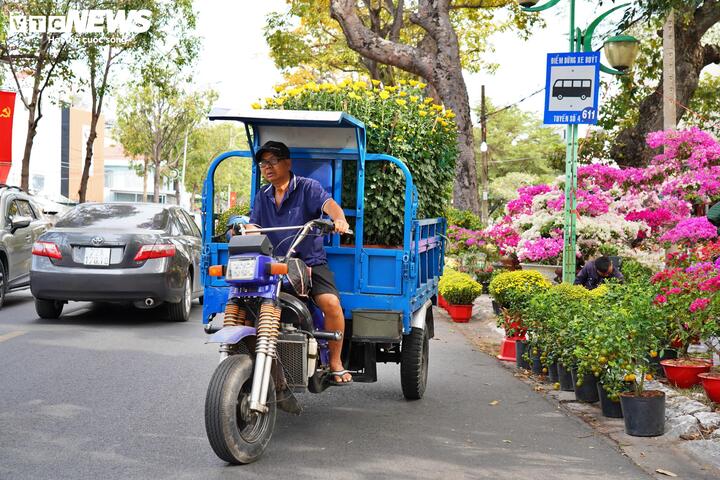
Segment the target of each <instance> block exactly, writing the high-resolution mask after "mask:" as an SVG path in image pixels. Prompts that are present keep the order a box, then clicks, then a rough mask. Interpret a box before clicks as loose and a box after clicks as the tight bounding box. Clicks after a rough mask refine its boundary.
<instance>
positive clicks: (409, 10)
mask: <svg viewBox="0 0 720 480" xmlns="http://www.w3.org/2000/svg"><path fill="white" fill-rule="evenodd" d="M287 3H288V8H287V10H285V11H284V12H273V13H271V14H269V15H268V16H267V19H266V23H265V40H266V41H267V43H268V45H269V47H270V54H271V56H272V58H273V60H274V61H275V65H276V66H277V67H278V68H280V69H281V70H283V71H284V72H285V73H286V74H289V73H290V72H291V71H292V70H293V69H300V70H304V71H308V72H310V74H311V78H312V79H314V80H316V81H320V80H327V79H329V78H332V77H333V76H334V75H335V74H337V72H338V71H340V72H358V73H366V74H368V75H369V76H370V77H371V78H373V79H377V80H382V81H383V83H385V84H386V85H395V84H397V82H398V81H399V80H401V79H406V80H407V79H410V78H412V77H411V75H410V74H408V73H406V72H403V71H401V70H399V69H396V68H393V67H390V66H387V65H383V64H381V63H379V62H376V61H373V60H370V59H366V58H362V57H361V56H360V55H358V54H357V53H356V52H354V51H352V50H351V49H350V48H349V47H348V45H347V42H346V41H345V36H344V34H343V31H342V29H341V28H340V26H339V25H338V23H337V22H336V21H335V20H333V19H332V18H331V17H330V0H289V1H288V2H287ZM398 3H399V2H362V3H359V4H358V6H357V8H356V9H357V13H358V15H359V16H360V18H361V19H362V21H363V23H364V24H365V25H366V26H367V27H368V28H370V29H371V30H372V31H373V32H374V33H376V34H378V35H379V36H380V37H382V38H383V39H385V40H389V41H396V42H402V43H404V44H407V45H418V44H419V43H420V42H421V40H422V39H423V38H424V37H425V36H426V32H425V30H423V29H422V28H421V27H420V26H419V25H418V24H417V23H415V22H412V21H411V20H410V15H411V14H413V13H417V12H414V11H415V10H416V8H413V6H412V5H410V4H408V3H406V4H405V8H404V9H400V10H399V12H400V13H399V14H398V15H396V12H398V10H395V9H396V8H397V4H398ZM393 4H395V6H393ZM499 10H501V11H502V13H501V14H500V15H498V11H499ZM451 21H452V22H453V26H454V28H455V31H456V32H457V34H458V42H459V47H460V59H461V62H462V65H463V68H464V69H465V70H467V71H472V72H477V71H480V70H482V69H486V70H493V69H494V68H496V65H494V64H492V63H488V62H487V60H486V56H487V54H488V53H489V52H490V51H491V50H492V46H491V44H490V42H489V40H490V37H491V36H492V35H494V34H495V33H499V32H504V31H509V30H517V31H518V33H519V34H520V36H521V37H524V38H527V37H528V35H529V33H530V31H531V29H532V28H533V27H534V26H535V25H541V24H542V22H543V21H542V18H541V17H540V16H538V15H531V14H527V13H524V12H522V11H521V9H520V8H519V7H518V6H517V4H516V3H515V2H514V1H511V0H499V1H494V2H490V3H485V2H481V1H473V0H471V1H468V2H462V5H456V6H454V8H453V9H452V10H451ZM394 25H396V26H398V27H399V28H398V29H395V28H393V26H394Z"/></svg>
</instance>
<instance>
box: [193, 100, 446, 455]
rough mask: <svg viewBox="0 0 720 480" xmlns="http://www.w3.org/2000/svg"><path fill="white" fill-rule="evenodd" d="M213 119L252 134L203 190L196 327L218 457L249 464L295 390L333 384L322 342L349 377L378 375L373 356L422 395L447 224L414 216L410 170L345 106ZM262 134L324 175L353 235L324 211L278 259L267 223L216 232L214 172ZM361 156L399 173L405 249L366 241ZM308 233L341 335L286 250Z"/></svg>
mask: <svg viewBox="0 0 720 480" xmlns="http://www.w3.org/2000/svg"><path fill="white" fill-rule="evenodd" d="M210 119H211V120H232V121H238V122H242V123H243V124H244V125H245V129H246V133H247V137H248V139H249V150H247V151H230V152H226V153H223V154H221V155H219V156H218V157H217V158H215V159H214V161H213V162H212V163H211V165H210V167H209V169H208V174H207V179H206V180H205V184H204V188H203V211H202V222H203V243H204V245H203V256H202V265H203V269H202V271H203V276H202V278H203V282H204V303H203V323H204V324H205V330H206V332H207V333H208V334H210V335H211V336H210V337H209V342H211V343H218V344H220V355H221V358H220V364H219V365H218V367H217V369H216V371H215V373H214V375H213V377H212V379H211V380H210V385H209V387H208V391H207V397H206V404H205V424H206V430H207V435H208V439H209V440H210V444H211V446H212V448H213V450H214V451H215V453H216V454H217V455H218V456H219V457H220V458H221V459H223V460H225V461H227V462H229V463H233V464H243V463H250V462H253V461H255V460H257V459H258V458H259V457H260V456H261V455H262V453H263V451H264V450H265V448H266V446H267V444H268V442H269V441H270V437H271V435H272V432H273V428H274V424H275V415H276V409H277V408H280V409H282V410H286V411H290V412H293V413H299V412H300V411H301V407H300V405H299V403H298V401H297V398H296V397H295V393H298V392H303V391H310V392H312V393H320V392H322V391H323V390H325V389H326V388H328V387H329V386H331V385H332V384H333V382H332V381H331V379H330V371H329V366H328V363H329V362H328V360H329V352H328V342H329V341H333V340H340V339H342V340H343V354H342V358H343V363H344V366H345V368H347V369H348V370H349V371H351V372H352V374H353V380H354V382H375V381H377V369H376V365H377V363H378V362H383V363H389V362H393V363H399V364H400V384H401V386H402V392H403V394H404V396H405V398H407V399H411V400H414V399H420V398H421V397H422V396H423V393H424V391H425V386H426V383H427V374H428V356H429V353H428V345H429V342H428V339H430V338H432V337H433V315H432V305H433V304H434V303H435V302H436V297H437V285H438V279H439V277H440V275H441V274H442V269H443V263H444V235H445V230H446V222H445V220H444V219H442V218H433V219H424V220H422V219H417V218H416V214H417V209H418V197H417V190H416V188H415V187H414V185H413V180H412V176H411V174H410V171H409V170H408V168H407V167H406V166H405V164H404V163H403V162H401V161H400V160H398V159H397V158H394V157H392V156H389V155H383V154H371V153H367V152H366V136H365V126H364V125H363V123H362V122H360V121H358V120H357V119H355V118H353V117H352V116H350V115H347V114H345V113H342V112H309V111H289V110H277V111H273V110H254V111H251V112H249V113H240V112H233V111H231V110H227V109H214V110H213V111H212V113H211V114H210ZM268 140H275V141H280V142H283V143H285V144H286V145H287V146H288V147H290V152H291V158H292V161H293V172H294V173H295V174H297V175H300V176H304V177H310V178H313V179H315V180H317V181H318V182H320V184H321V185H322V186H323V188H325V189H326V190H327V192H328V193H330V195H331V196H332V197H333V198H334V199H335V201H336V202H337V203H338V204H339V205H340V206H341V207H342V208H343V210H344V211H345V215H346V217H347V218H348V220H349V221H350V223H351V224H354V237H349V243H348V237H343V241H342V242H341V238H340V236H339V235H337V234H332V233H331V232H332V231H333V230H334V225H333V223H332V221H330V220H327V219H322V218H319V219H317V220H313V221H311V222H309V223H308V224H306V225H295V226H288V227H287V229H293V230H295V231H296V232H297V234H296V235H295V237H294V240H293V242H292V246H291V247H290V249H289V251H288V254H287V255H286V257H284V258H280V257H277V256H274V255H273V245H271V243H270V241H269V240H268V237H267V236H266V235H265V234H264V233H267V232H268V230H270V229H262V228H261V229H259V230H254V231H253V232H252V233H253V234H252V235H250V234H248V235H245V234H244V233H245V229H244V227H243V226H242V224H236V225H233V226H232V228H233V233H234V235H232V236H231V237H230V239H229V241H226V240H225V238H224V237H215V236H214V234H215V232H216V223H217V217H218V215H217V214H216V212H215V210H214V206H215V202H214V196H215V193H216V192H215V188H214V184H213V177H214V174H215V170H216V169H217V167H218V165H219V164H220V163H222V162H224V161H226V160H227V159H230V158H232V157H245V158H253V156H254V152H255V151H256V150H257V149H258V148H259V145H261V144H262V143H264V142H265V141H268ZM368 162H389V163H392V164H394V165H396V166H397V168H399V169H400V171H402V173H403V174H404V176H405V192H404V197H405V206H404V225H403V240H402V246H398V247H381V248H377V247H370V246H366V245H363V233H364V222H363V219H364V208H363V205H364V198H365V196H366V191H365V168H366V165H367V164H368ZM252 168H253V170H252V182H251V197H254V195H255V193H256V192H257V191H258V189H260V188H261V177H260V171H259V168H258V167H257V165H256V164H255V162H253V167H252ZM348 168H350V169H353V172H354V173H355V176H354V178H356V179H357V185H356V188H355V191H356V192H357V193H356V197H354V198H344V197H343V188H342V183H343V182H342V179H343V169H348ZM308 235H324V238H325V239H324V243H325V249H326V251H327V257H328V263H329V266H330V268H331V269H332V271H333V272H334V274H335V279H336V285H337V288H338V290H339V292H340V300H341V304H342V308H343V311H344V314H345V319H346V326H345V332H344V335H343V334H342V333H341V332H334V331H327V330H326V329H325V326H324V321H323V316H322V313H321V312H320V310H319V309H318V308H317V307H316V306H315V305H313V303H312V300H311V299H310V298H308V297H307V283H308V277H309V274H308V271H307V267H305V266H304V264H303V263H302V261H300V260H299V259H298V258H295V257H294V256H293V252H294V250H295V246H297V245H298V244H299V243H300V242H301V241H302V240H303V239H304V238H305V237H306V236H308ZM220 313H222V314H223V321H222V326H220V325H216V323H219V318H218V321H216V322H214V321H213V319H214V317H215V316H216V315H217V314H220ZM349 388H357V386H355V387H349Z"/></svg>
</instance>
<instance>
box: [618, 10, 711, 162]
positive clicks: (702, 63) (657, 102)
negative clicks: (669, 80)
mask: <svg viewBox="0 0 720 480" xmlns="http://www.w3.org/2000/svg"><path fill="white" fill-rule="evenodd" d="M704 3H705V4H704V5H703V6H701V7H698V9H697V10H696V11H695V14H694V16H693V18H692V19H691V20H690V21H689V23H686V22H683V21H679V20H676V22H675V52H676V57H675V78H676V92H677V93H676V95H677V99H676V100H677V102H678V106H677V115H676V124H677V122H679V121H680V120H681V119H682V117H683V116H684V115H685V108H683V107H687V105H688V104H689V103H690V99H691V98H692V96H693V94H694V93H695V90H696V89H697V87H698V84H699V82H700V73H701V72H702V70H703V69H704V68H705V67H706V66H707V65H710V64H711V63H720V46H718V45H703V44H702V43H701V39H702V37H703V35H704V34H705V32H706V31H707V29H708V28H709V26H711V25H713V24H715V23H716V22H717V21H718V19H720V7H718V6H717V2H716V1H715V0H712V1H709V0H707V1H705V2H704ZM676 17H680V18H682V15H676ZM663 100H664V96H663V80H662V78H661V79H660V84H659V85H658V86H657V88H656V89H655V91H653V93H651V94H650V95H649V96H648V97H646V98H645V99H644V100H643V101H642V102H641V103H640V106H639V112H638V118H639V121H638V122H637V124H635V125H633V126H631V127H628V128H626V129H625V130H622V131H621V132H620V133H619V134H618V136H617V138H616V139H615V143H614V144H613V146H612V148H611V149H610V156H611V158H613V159H614V160H615V161H617V163H618V164H619V165H621V166H630V167H640V166H644V165H647V164H648V162H650V160H651V159H652V157H653V156H654V155H656V154H657V152H654V151H653V150H651V149H650V148H648V146H647V144H646V142H645V138H646V137H647V134H648V133H650V132H655V131H658V130H662V129H663Z"/></svg>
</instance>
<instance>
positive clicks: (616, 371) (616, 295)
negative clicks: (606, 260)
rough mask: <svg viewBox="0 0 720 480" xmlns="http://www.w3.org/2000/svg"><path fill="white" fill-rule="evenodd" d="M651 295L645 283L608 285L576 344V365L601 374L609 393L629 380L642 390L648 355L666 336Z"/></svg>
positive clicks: (613, 392)
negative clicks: (599, 305) (597, 307)
mask: <svg viewBox="0 0 720 480" xmlns="http://www.w3.org/2000/svg"><path fill="white" fill-rule="evenodd" d="M653 298H654V290H653V288H652V287H651V286H650V285H647V284H645V285H642V284H638V283H635V284H625V285H619V284H616V285H611V286H610V287H609V289H608V293H607V295H605V296H604V297H603V300H602V302H601V308H599V309H598V310H597V311H596V312H595V316H594V317H592V318H591V319H590V322H591V323H588V324H587V325H586V326H587V331H586V333H585V334H584V335H583V336H582V337H581V339H580V341H579V342H578V345H577V346H576V347H575V351H574V355H575V357H576V360H577V362H578V369H579V370H580V371H583V372H586V373H590V372H592V373H594V374H595V375H596V376H600V377H601V382H602V384H603V386H604V388H605V390H606V391H608V393H610V394H611V395H613V394H614V395H617V394H618V393H620V392H621V391H623V390H626V389H627V384H628V383H629V384H631V385H632V387H633V388H634V390H635V392H636V393H638V394H639V393H641V392H642V391H643V389H644V384H645V380H646V375H647V374H649V373H650V371H651V364H650V363H651V357H652V356H654V355H657V352H658V351H660V350H661V349H662V346H663V345H664V342H665V341H666V339H667V325H666V323H665V322H664V321H663V320H662V318H661V317H660V316H659V315H657V311H656V309H655V307H654V304H653V302H652V300H653Z"/></svg>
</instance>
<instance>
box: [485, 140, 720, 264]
mask: <svg viewBox="0 0 720 480" xmlns="http://www.w3.org/2000/svg"><path fill="white" fill-rule="evenodd" d="M647 141H648V145H650V146H651V147H652V148H657V149H658V150H659V152H660V153H658V155H656V156H655V157H654V158H653V159H652V161H651V163H650V164H649V165H648V166H647V167H646V168H624V169H623V168H617V167H613V166H609V165H601V164H593V165H584V166H581V167H579V168H578V187H577V190H576V198H577V208H576V212H577V215H578V219H577V226H578V227H577V245H578V251H577V254H578V255H581V256H583V257H585V258H590V257H593V256H595V255H597V253H598V248H599V246H600V245H602V244H607V243H610V244H614V245H616V246H617V247H618V248H619V250H620V253H621V255H625V256H627V255H628V254H629V255H631V256H637V257H638V259H639V260H640V259H641V258H640V257H643V259H648V261H649V262H650V263H654V264H657V263H659V262H661V261H662V256H661V254H660V252H661V249H662V248H663V247H668V246H669V245H677V246H679V247H686V246H688V245H693V244H695V243H697V242H707V241H709V240H712V239H714V238H716V237H717V230H716V229H715V228H714V227H712V225H710V224H709V222H707V220H705V219H704V218H691V217H690V215H691V212H692V210H693V204H698V203H710V202H714V201H717V200H720V143H718V142H717V141H716V140H715V139H714V138H713V137H712V135H710V134H709V133H707V132H703V131H701V130H699V129H697V128H691V129H688V130H681V131H661V132H654V133H652V134H650V135H648V139H647ZM562 183H563V179H562V178H560V179H558V182H557V183H556V184H552V185H532V186H525V187H522V188H520V189H518V196H517V198H516V199H514V200H511V201H510V202H508V204H507V205H506V208H505V216H503V217H502V218H501V219H499V220H498V221H496V222H495V223H494V224H493V225H490V226H489V227H488V228H487V229H485V230H484V232H483V233H482V235H483V237H484V240H485V241H487V242H492V243H494V244H495V245H496V246H497V247H498V250H499V252H500V253H501V254H516V255H517V256H518V258H520V259H522V260H523V261H531V262H541V263H552V262H557V261H558V258H559V256H560V255H561V254H562V249H559V250H558V248H557V246H558V245H560V244H561V241H562V237H563V225H564V206H565V193H564V186H563V184H562ZM638 245H640V247H639V248H640V249H638ZM641 261H642V260H641Z"/></svg>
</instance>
